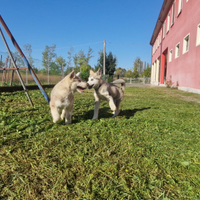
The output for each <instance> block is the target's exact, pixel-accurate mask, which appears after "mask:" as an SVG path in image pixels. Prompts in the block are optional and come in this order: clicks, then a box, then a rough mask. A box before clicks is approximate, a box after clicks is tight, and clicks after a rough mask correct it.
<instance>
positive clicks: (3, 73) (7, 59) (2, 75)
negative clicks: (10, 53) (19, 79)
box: [1, 58, 8, 86]
mask: <svg viewBox="0 0 200 200" xmlns="http://www.w3.org/2000/svg"><path fill="white" fill-rule="evenodd" d="M7 62H8V58H6V61H5V63H4V69H5V68H6V65H7ZM5 71H6V70H3V74H2V81H1V86H3V82H4V76H5Z"/></svg>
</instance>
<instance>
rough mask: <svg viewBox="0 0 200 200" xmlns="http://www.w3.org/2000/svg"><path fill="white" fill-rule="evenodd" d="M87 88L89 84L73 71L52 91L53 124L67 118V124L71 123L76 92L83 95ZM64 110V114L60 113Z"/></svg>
mask: <svg viewBox="0 0 200 200" xmlns="http://www.w3.org/2000/svg"><path fill="white" fill-rule="evenodd" d="M86 88H87V83H85V82H83V81H82V80H81V78H80V77H79V73H78V74H75V72H74V71H72V72H71V73H70V74H68V75H67V76H66V77H65V78H64V79H62V80H61V81H60V82H58V83H57V84H56V85H55V86H54V88H53V89H52V91H51V100H50V109H51V115H52V117H53V122H54V123H56V122H57V121H58V120H59V119H60V118H61V119H64V118H65V123H66V124H70V123H71V116H72V112H73V104H74V92H75V91H78V92H80V93H82V92H83V91H84V89H86ZM61 110H62V114H61V115H60V112H61Z"/></svg>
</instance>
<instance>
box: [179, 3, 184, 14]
mask: <svg viewBox="0 0 200 200" xmlns="http://www.w3.org/2000/svg"><path fill="white" fill-rule="evenodd" d="M182 6H183V0H179V1H178V15H179V14H180V13H181V11H182Z"/></svg>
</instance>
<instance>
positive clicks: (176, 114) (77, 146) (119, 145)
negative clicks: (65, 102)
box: [0, 87, 200, 200]
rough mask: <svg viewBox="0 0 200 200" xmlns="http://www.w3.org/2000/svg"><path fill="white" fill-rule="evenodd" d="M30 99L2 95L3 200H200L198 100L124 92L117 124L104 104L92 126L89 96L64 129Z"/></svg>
mask: <svg viewBox="0 0 200 200" xmlns="http://www.w3.org/2000/svg"><path fill="white" fill-rule="evenodd" d="M47 93H48V94H49V93H50V89H49V90H47ZM29 94H30V96H31V98H32V101H33V103H34V104H35V106H34V107H31V106H30V104H29V102H28V100H27V97H26V95H25V93H24V92H23V91H22V92H14V93H2V94H0V105H1V106H0V199H9V200H11V199H20V200H21V199H22V200H43V199H46V200H51V199H52V200H53V199H59V200H60V199H69V200H72V199H81V200H82V199H86V200H88V199H91V200H94V199H96V200H99V199H100V200H101V199H105V200H107V199H113V200H115V199H136V200H142V199H163V200H167V199H180V200H182V199H191V200H195V199H200V104H199V102H200V95H198V94H192V93H186V92H182V91H179V90H175V89H168V88H161V87H147V88H139V87H130V88H129V87H127V88H126V91H125V98H124V100H123V102H122V103H121V107H120V109H121V112H120V114H119V116H118V117H116V118H111V116H112V112H111V110H110V109H109V107H108V102H106V101H105V102H104V101H102V102H101V107H100V111H99V112H100V114H99V119H98V120H91V118H92V116H93V108H94V105H93V104H94V98H93V91H92V90H86V91H85V92H84V93H83V94H78V93H76V95H75V104H74V113H73V120H72V124H71V125H65V124H64V122H63V121H60V122H59V123H58V124H53V122H52V118H51V115H50V109H49V106H48V104H47V102H46V100H45V98H44V97H43V96H42V94H41V93H40V91H39V90H38V91H29Z"/></svg>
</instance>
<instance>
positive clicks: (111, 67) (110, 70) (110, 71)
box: [95, 52, 117, 76]
mask: <svg viewBox="0 0 200 200" xmlns="http://www.w3.org/2000/svg"><path fill="white" fill-rule="evenodd" d="M99 55H100V58H99V59H98V61H97V65H96V66H95V71H97V70H98V69H99V68H101V71H103V57H104V54H103V52H99ZM105 57H106V63H105V64H106V66H105V73H106V75H109V76H113V75H114V72H115V67H116V66H117V57H116V56H113V54H112V52H109V54H108V56H107V54H106V56H105Z"/></svg>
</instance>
